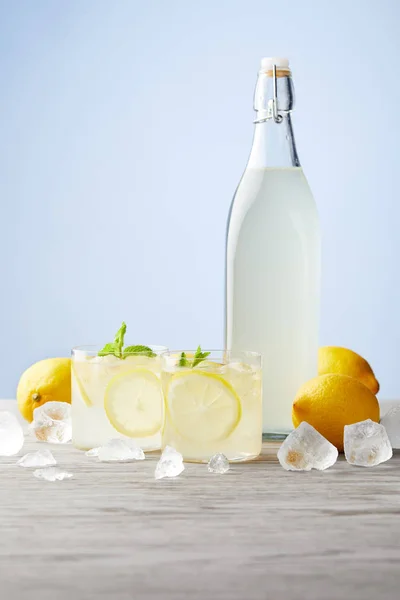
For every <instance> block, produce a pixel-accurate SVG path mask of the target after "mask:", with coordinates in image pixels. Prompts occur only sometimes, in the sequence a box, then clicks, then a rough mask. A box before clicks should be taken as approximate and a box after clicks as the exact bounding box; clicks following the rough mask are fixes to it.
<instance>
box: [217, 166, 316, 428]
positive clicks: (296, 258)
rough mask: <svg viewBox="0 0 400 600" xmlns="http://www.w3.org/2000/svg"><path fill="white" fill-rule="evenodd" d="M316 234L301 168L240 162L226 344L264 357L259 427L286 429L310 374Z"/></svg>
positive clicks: (313, 345)
mask: <svg viewBox="0 0 400 600" xmlns="http://www.w3.org/2000/svg"><path fill="white" fill-rule="evenodd" d="M319 270H320V236H319V223H318V215H317V210H316V206H315V202H314V199H313V196H312V194H311V190H310V188H309V186H308V183H307V180H306V178H305V176H304V174H303V170H302V169H301V167H287V168H286V167H283V168H247V169H246V171H245V173H244V175H243V178H242V180H241V182H240V184H239V187H238V190H237V192H236V195H235V198H234V201H233V205H232V209H231V214H230V218H229V228H228V237H227V264H226V271H227V281H226V344H227V347H228V348H231V349H233V350H238V351H239V350H252V351H257V352H260V353H261V354H262V358H263V431H264V433H269V434H287V433H288V432H289V431H291V430H292V429H293V426H292V418H291V412H292V403H293V400H294V397H295V395H296V392H297V390H298V388H299V387H300V385H302V384H303V383H304V382H305V381H307V380H308V379H311V378H312V377H314V376H316V374H317V354H318V323H319V277H320V275H319Z"/></svg>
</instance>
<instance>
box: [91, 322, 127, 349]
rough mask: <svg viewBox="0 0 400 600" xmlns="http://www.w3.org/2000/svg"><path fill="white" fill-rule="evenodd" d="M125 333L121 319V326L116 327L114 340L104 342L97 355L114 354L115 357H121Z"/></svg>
mask: <svg viewBox="0 0 400 600" xmlns="http://www.w3.org/2000/svg"><path fill="white" fill-rule="evenodd" d="M125 333H126V323H125V322H124V321H122V325H121V327H120V328H119V329H118V331H117V333H116V334H115V337H114V341H113V342H111V343H109V344H106V345H105V346H104V348H103V349H102V350H100V352H98V355H99V356H107V355H108V354H114V356H116V357H117V358H121V356H122V348H123V345H124V338H125Z"/></svg>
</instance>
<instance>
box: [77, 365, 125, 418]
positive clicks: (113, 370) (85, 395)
mask: <svg viewBox="0 0 400 600" xmlns="http://www.w3.org/2000/svg"><path fill="white" fill-rule="evenodd" d="M121 364H123V363H122V361H121V360H120V359H119V358H117V357H116V356H112V355H109V356H104V357H100V356H95V357H91V358H89V359H85V360H79V361H78V360H73V361H72V375H73V377H74V378H75V381H76V383H77V385H78V388H79V391H80V394H81V397H82V400H83V401H84V403H85V404H86V406H89V407H90V406H93V405H98V404H101V405H103V402H104V392H105V389H106V387H107V384H108V382H109V381H110V379H112V378H113V377H115V376H116V375H117V374H118V373H119V372H120V368H121Z"/></svg>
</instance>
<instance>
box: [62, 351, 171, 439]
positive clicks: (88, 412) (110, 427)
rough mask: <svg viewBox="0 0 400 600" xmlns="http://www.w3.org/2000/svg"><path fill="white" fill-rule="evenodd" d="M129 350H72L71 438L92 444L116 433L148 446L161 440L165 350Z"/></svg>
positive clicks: (118, 435)
mask: <svg viewBox="0 0 400 600" xmlns="http://www.w3.org/2000/svg"><path fill="white" fill-rule="evenodd" d="M146 349H147V350H146V352H147V355H145V354H143V353H141V352H140V351H139V352H129V351H128V352H126V351H125V352H124V354H123V358H119V357H117V356H115V355H114V354H108V355H105V356H104V355H99V353H100V354H101V347H100V346H99V347H96V346H80V347H78V348H74V349H73V350H72V442H73V444H74V446H75V447H76V448H79V449H82V450H90V449H91V448H95V447H98V446H102V445H104V444H106V443H107V442H108V441H110V440H111V439H115V438H122V439H128V440H131V441H132V442H134V444H135V445H137V446H140V447H141V448H143V450H157V449H159V448H160V446H161V427H162V423H163V419H164V402H163V394H162V387H161V380H160V375H161V357H160V355H161V353H162V352H164V351H165V350H166V349H167V348H165V347H164V346H148V347H147V346H146Z"/></svg>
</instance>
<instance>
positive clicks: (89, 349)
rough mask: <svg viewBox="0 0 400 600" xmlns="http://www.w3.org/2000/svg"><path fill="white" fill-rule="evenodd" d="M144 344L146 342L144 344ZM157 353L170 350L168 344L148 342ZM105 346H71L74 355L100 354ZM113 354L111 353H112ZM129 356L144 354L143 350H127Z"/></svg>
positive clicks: (149, 346)
mask: <svg viewBox="0 0 400 600" xmlns="http://www.w3.org/2000/svg"><path fill="white" fill-rule="evenodd" d="M142 345H144V344H142ZM146 346H148V348H150V349H151V350H152V351H153V352H155V353H156V354H157V355H161V354H163V353H164V352H166V351H167V350H168V346H159V345H157V344H146ZM103 348H104V344H84V345H82V346H74V347H73V348H71V354H72V356H74V355H76V354H79V353H80V354H85V355H86V356H98V353H99V352H100V351H101V350H102V349H103ZM110 354H111V353H110ZM126 355H127V356H143V353H141V352H126Z"/></svg>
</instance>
